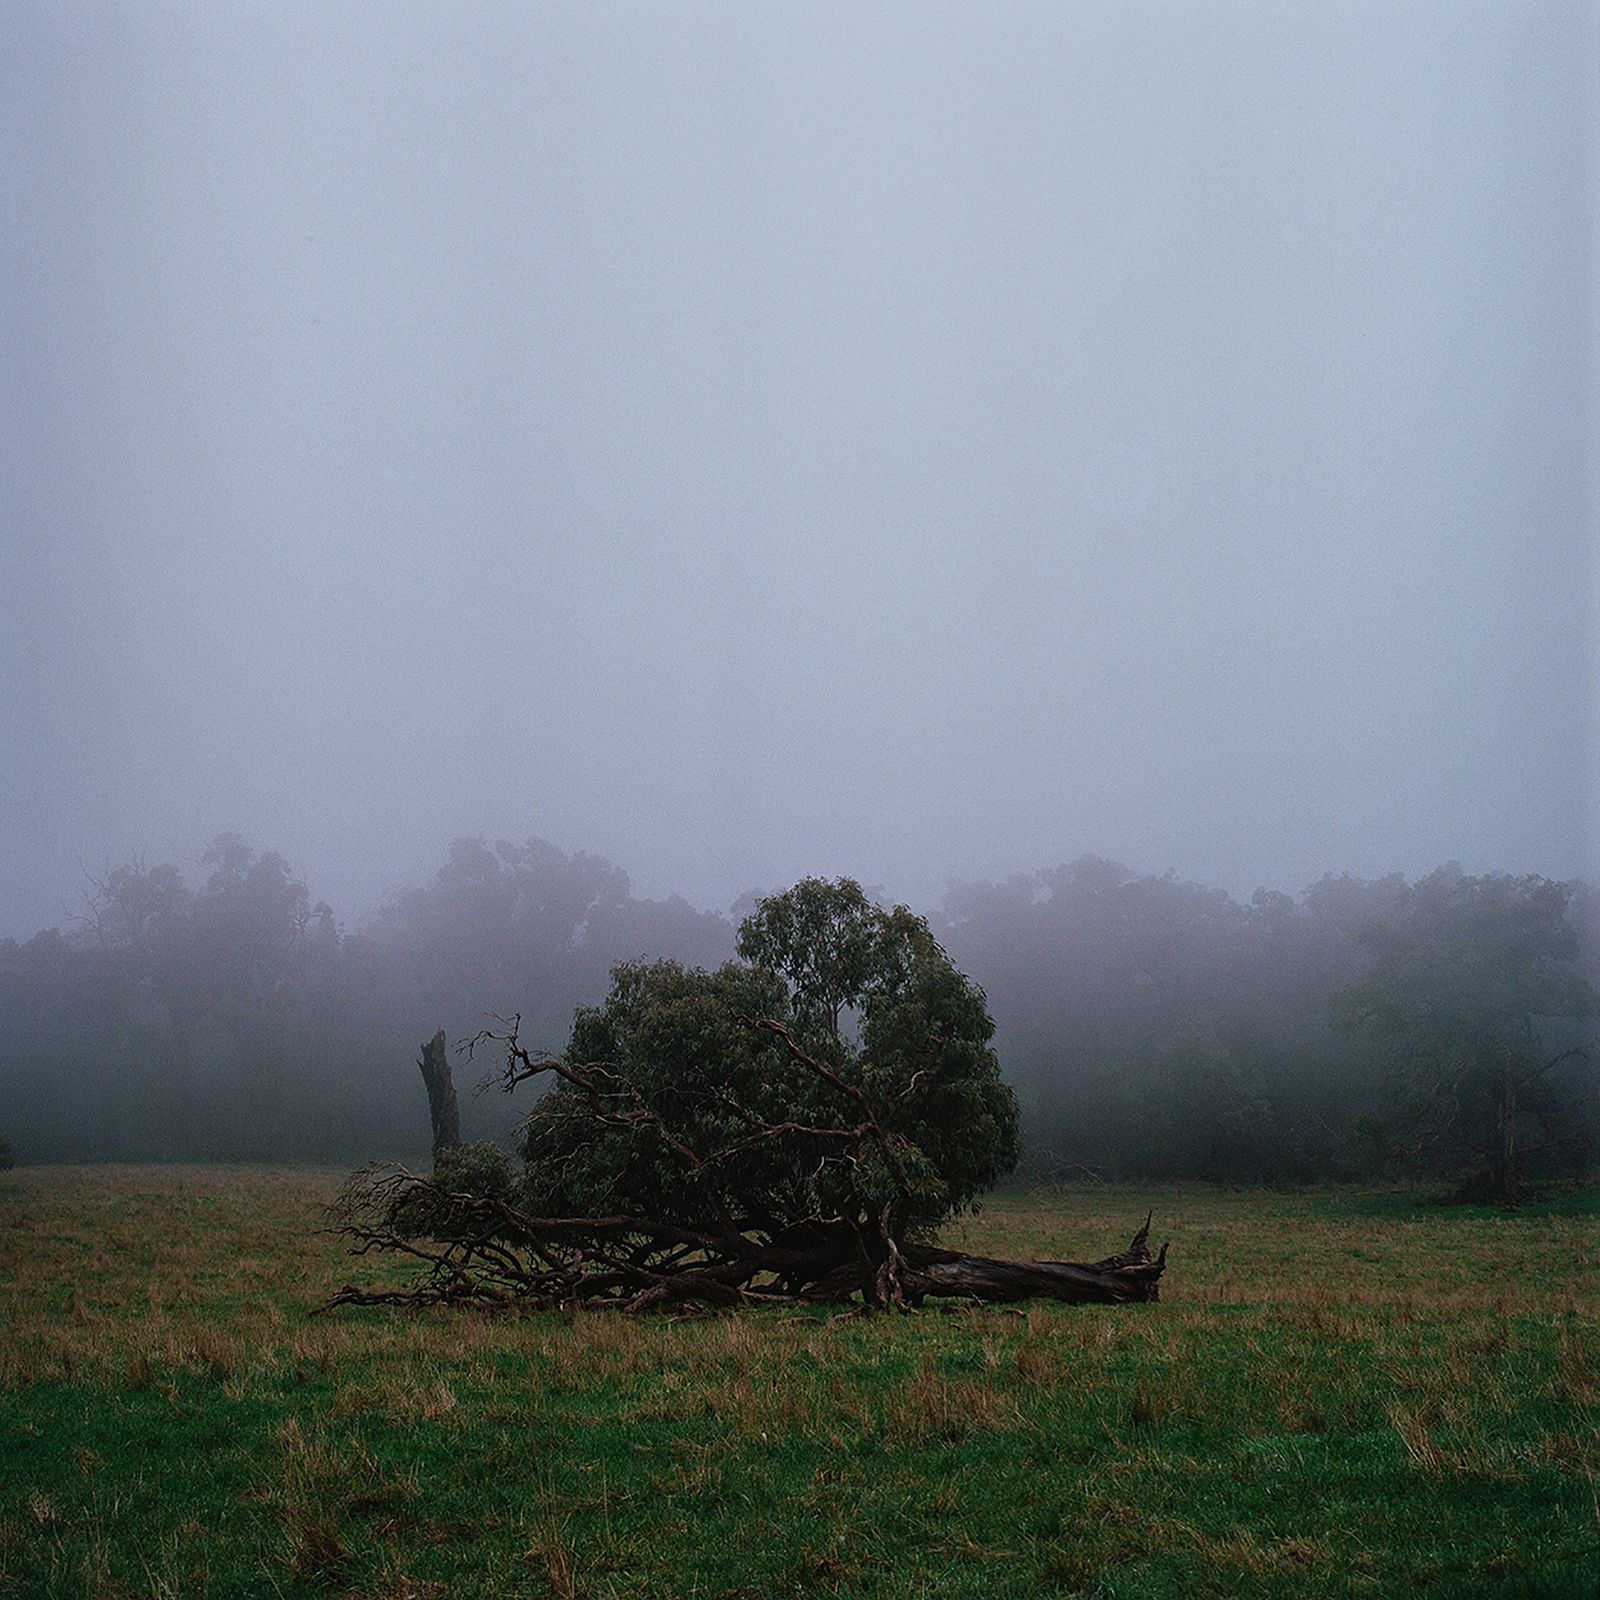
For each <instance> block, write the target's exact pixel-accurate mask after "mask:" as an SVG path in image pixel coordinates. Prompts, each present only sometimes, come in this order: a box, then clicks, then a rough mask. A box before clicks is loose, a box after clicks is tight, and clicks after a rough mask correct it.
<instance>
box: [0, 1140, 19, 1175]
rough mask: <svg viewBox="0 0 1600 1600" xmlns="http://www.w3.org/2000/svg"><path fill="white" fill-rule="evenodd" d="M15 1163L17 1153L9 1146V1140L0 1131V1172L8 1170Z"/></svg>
mask: <svg viewBox="0 0 1600 1600" xmlns="http://www.w3.org/2000/svg"><path fill="white" fill-rule="evenodd" d="M16 1164H17V1155H16V1151H14V1150H13V1149H12V1148H11V1141H10V1140H9V1139H8V1138H7V1137H6V1136H5V1135H4V1134H3V1133H0V1172H9V1171H10V1170H11V1168H12V1167H14V1166H15V1165H16Z"/></svg>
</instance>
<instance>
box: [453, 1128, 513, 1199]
mask: <svg viewBox="0 0 1600 1600" xmlns="http://www.w3.org/2000/svg"><path fill="white" fill-rule="evenodd" d="M433 1177H434V1182H435V1183H437V1184H439V1185H440V1187H442V1188H445V1189H448V1190H450V1191H451V1192H452V1193H454V1194H474V1195H484V1196H486V1197H488V1198H489V1199H493V1200H504V1199H505V1198H506V1197H507V1196H508V1195H509V1194H510V1193H511V1191H512V1190H513V1189H514V1188H515V1187H516V1181H517V1177H516V1171H515V1169H514V1168H513V1167H512V1165H511V1157H510V1156H508V1155H507V1154H506V1153H505V1151H504V1150H502V1149H501V1148H500V1146H499V1145H497V1144H495V1143H493V1142H492V1141H490V1140H488V1139H479V1140H476V1141H474V1142H472V1143H469V1144H458V1145H454V1146H452V1147H451V1148H450V1149H448V1150H441V1151H440V1152H439V1156H438V1159H437V1160H436V1161H435V1162H434V1164H433Z"/></svg>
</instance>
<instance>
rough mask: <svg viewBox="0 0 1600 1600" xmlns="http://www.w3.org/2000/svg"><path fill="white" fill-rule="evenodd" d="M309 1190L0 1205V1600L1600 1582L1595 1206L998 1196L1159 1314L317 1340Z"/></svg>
mask: <svg viewBox="0 0 1600 1600" xmlns="http://www.w3.org/2000/svg"><path fill="white" fill-rule="evenodd" d="M341 1176H342V1174H341V1173H340V1172H338V1171H335V1170H333V1169H328V1168H314V1169H303V1168H272V1167H262V1166H235V1167H118V1166H104V1167H78V1168H65V1167H62V1168H22V1169H18V1170H16V1171H14V1172H11V1173H7V1174H4V1175H0V1468H3V1470H0V1595H20V1596H29V1597H32V1596H40V1597H58V1596H60V1597H65V1596H74V1597H76V1596H92V1597H96V1600H112V1597H118V1600H121V1597H136V1596H149V1597H168V1596H184V1597H187V1596H191V1595H215V1596H233V1595H238V1596H258V1595H259V1596H264V1597H265V1596H307V1597H311V1596H329V1595H333V1596H346V1597H361V1600H424V1597H436V1600H444V1597H454V1596H468V1597H471V1596H485V1597H486V1596H497V1597H498V1596H527V1597H530V1600H531V1597H535V1596H541V1595H553V1596H562V1597H576V1596H580V1595H586V1596H594V1597H602V1596H619V1597H620V1596H635V1595H637V1596H676V1595H684V1596H690V1595H694V1596H706V1597H711V1596H723V1597H727V1600H733V1597H736V1596H749V1597H757V1596H766V1595H774V1596H777V1595H800V1594H816V1593H822V1594H834V1595H840V1596H891V1595H893V1596H915V1595H928V1596H941V1595H950V1596H968V1595H970V1596H978V1595H984V1596H1032V1595H1072V1594H1085V1595H1103V1596H1112V1597H1122V1596H1126V1597H1135V1596H1138V1597H1143V1596H1173V1597H1179V1596H1184V1597H1186V1596H1191V1595H1262V1596H1269V1595H1291V1594H1292V1595H1297V1596H1298V1595H1329V1596H1332V1595H1367V1596H1374V1595H1386V1594H1399V1593H1405V1594H1407V1595H1413V1596H1437V1597H1440V1600H1443V1597H1446V1596H1449V1597H1451V1600H1456V1597H1460V1596H1476V1595H1484V1596H1503V1597H1508V1600H1509V1597H1552V1600H1553V1597H1565V1596H1574V1597H1577V1596H1592V1595H1594V1594H1595V1593H1596V1592H1597V1588H1600V1585H1597V1583H1596V1579H1595V1573H1596V1571H1597V1570H1600V1492H1597V1482H1600V1433H1597V1428H1596V1402H1597V1400H1600V1339H1597V1311H1600V1271H1597V1255H1600V1249H1597V1246H1600V1191H1597V1190H1596V1189H1594V1188H1592V1187H1591V1188H1582V1189H1571V1190H1564V1191H1561V1192H1559V1193H1556V1194H1554V1195H1552V1196H1551V1197H1549V1198H1548V1199H1546V1200H1544V1201H1542V1202H1539V1203H1536V1204H1533V1205H1530V1206H1529V1207H1528V1208H1527V1209H1526V1210H1524V1211H1523V1212H1520V1213H1518V1214H1515V1215H1511V1216H1501V1215H1498V1214H1496V1213H1494V1212H1492V1211H1489V1210H1485V1209H1482V1208H1473V1207H1467V1206H1458V1205H1444V1204H1440V1203H1438V1202H1437V1199H1436V1196H1435V1195H1434V1194H1433V1193H1432V1192H1430V1191H1427V1190H1409V1189H1408V1190H1403V1191H1398V1192H1394V1191H1389V1190H1385V1189H1378V1188H1372V1187H1348V1188H1343V1187H1341V1188H1316V1189H1308V1190H1303V1191H1267V1190H1261V1189H1220V1188H1210V1187H1206V1186H1203V1185H1182V1186H1175V1185H1172V1184H1154V1185H1111V1184H1104V1185H1101V1184H1083V1185H1071V1186H1062V1187H1051V1188H1035V1189H1031V1190H1011V1191H1006V1192H1004V1193H1001V1194H999V1195H997V1196H995V1197H993V1199H992V1200H991V1201H990V1202H989V1204H988V1205H987V1206H986V1207H985V1208H984V1210H983V1211H982V1212H981V1213H980V1214H979V1215H977V1216H976V1217H973V1218H969V1219H966V1220H964V1221H963V1222H961V1223H960V1224H959V1225H957V1226H956V1227H954V1228H952V1229H950V1230H948V1231H947V1237H950V1238H953V1239H955V1240H958V1241H959V1242H960V1243H961V1244H962V1245H963V1246H964V1247H965V1248H968V1249H970V1250H973V1251H975V1252H978V1253H985V1254H995V1255H1010V1256H1040V1257H1056V1258H1063V1257H1064V1258H1074V1257H1076V1258H1080V1259H1081V1258H1092V1257H1094V1256H1097V1255H1101V1254H1104V1253H1107V1252H1109V1251H1112V1250H1115V1249H1118V1248H1120V1247H1121V1246H1122V1245H1124V1244H1125V1243H1126V1242H1127V1239H1128V1237H1129V1236H1130V1234H1131V1233H1132V1231H1133V1229H1134V1228H1135V1227H1136V1226H1137V1224H1138V1223H1139V1222H1140V1221H1142V1220H1143V1217H1144V1214H1145V1212H1146V1210H1148V1209H1153V1211H1154V1213H1155V1222H1154V1228H1153V1233H1154V1237H1155V1238H1156V1239H1157V1240H1161V1239H1170V1240H1171V1246H1172V1248H1171V1256H1170V1265H1169V1272H1168V1276H1167V1279H1166V1282H1165V1284H1164V1286H1163V1298H1162V1301H1161V1302H1160V1303H1159V1304H1157V1305H1153V1306H1121V1307H1066V1306H1053V1305H1046V1304H1035V1305H1032V1306H1029V1307H1024V1308H1019V1309H1018V1310H1017V1311H1016V1312H1008V1311H1004V1310H979V1309H972V1308H967V1307H950V1308H947V1309H943V1310H933V1309H929V1310H928V1311H925V1312H924V1313H923V1314H921V1315H919V1316H914V1317H882V1318H871V1319H861V1320H855V1321H850V1322H844V1323H840V1322H835V1321H833V1320H831V1319H830V1317H829V1316H828V1315H827V1314H826V1313H823V1312H818V1313H816V1314H799V1313H795V1312H793V1311H776V1310H766V1309H761V1310H749V1311H744V1312H740V1313H737V1314H733V1315H719V1316H715V1317H706V1318H693V1319H684V1318H666V1317H655V1318H651V1317H643V1318H636V1319H628V1318H623V1317H620V1316H618V1315H616V1314H614V1313H582V1314H576V1315H571V1316H563V1315H559V1314H535V1315H527V1316H515V1317H507V1316H499V1317H495V1316H488V1315H482V1314H475V1313H464V1312H460V1311H455V1312H452V1311H444V1310H436V1311H430V1312H425V1313H421V1314H412V1315H399V1314H395V1313H392V1312H377V1311H365V1312H341V1313H339V1314H337V1315H335V1316H332V1317H324V1318H313V1317H311V1316H310V1315H309V1312H310V1311H311V1309H312V1308H313V1307H315V1306H316V1305H318V1304H320V1303H321V1302H322V1301H323V1300H324V1299H325V1298H326V1297H327V1295H328V1294H329V1293H331V1291H332V1290H333V1289H334V1288H336V1287H337V1286H338V1285H339V1284H340V1283H342V1282H344V1281H347V1280H349V1279H352V1278H354V1279H358V1280H359V1279H361V1278H363V1277H371V1276H375V1275H379V1274H383V1273H387V1272H389V1271H391V1270H392V1269H391V1268H390V1267H388V1266H386V1265H382V1264H379V1263H376V1262H372V1261H353V1260H351V1258H349V1257H348V1256H347V1255H346V1254H345V1253H344V1251H343V1249H342V1247H341V1244H340V1241H338V1240H337V1239H333V1238H330V1237H326V1236H322V1235H319V1234H317V1233H316V1231H315V1230H316V1229H317V1227H318V1226H319V1225H320V1223H321V1221H322V1216H321V1208H322V1207H323V1206H324V1205H325V1204H326V1203H327V1201H328V1200H329V1199H330V1198H331V1197H332V1195H333V1193H334V1191H335V1189H336V1188H337V1185H338V1182H339V1180H340V1177H341Z"/></svg>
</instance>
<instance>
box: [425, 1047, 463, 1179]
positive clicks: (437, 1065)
mask: <svg viewBox="0 0 1600 1600" xmlns="http://www.w3.org/2000/svg"><path fill="white" fill-rule="evenodd" d="M417 1065H418V1066H419V1067H420V1068H421V1069H422V1081H423V1083H425V1084H426V1085H427V1088H428V1115H429V1116H430V1117H431V1118H432V1119H433V1159H434V1164H435V1165H437V1164H438V1161H439V1153H440V1152H441V1151H443V1150H451V1149H454V1148H455V1146H456V1145H458V1144H460V1143H461V1114H460V1111H459V1110H458V1108H457V1106H456V1086H455V1084H454V1083H453V1082H452V1081H451V1077H450V1052H449V1050H448V1048H447V1047H446V1044H445V1037H444V1029H443V1028H441V1029H440V1030H439V1031H438V1032H437V1033H436V1034H434V1036H433V1037H432V1038H431V1039H430V1040H428V1041H427V1043H426V1044H424V1045H423V1047H422V1059H421V1060H420V1061H418V1062H417Z"/></svg>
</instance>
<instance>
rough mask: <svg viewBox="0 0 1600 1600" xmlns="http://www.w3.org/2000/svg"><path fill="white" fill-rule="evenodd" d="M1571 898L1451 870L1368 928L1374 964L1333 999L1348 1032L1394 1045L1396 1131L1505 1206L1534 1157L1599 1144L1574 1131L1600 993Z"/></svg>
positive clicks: (1362, 936) (1559, 888)
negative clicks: (1572, 1137)
mask: <svg viewBox="0 0 1600 1600" xmlns="http://www.w3.org/2000/svg"><path fill="white" fill-rule="evenodd" d="M1569 899H1570V890H1569V889H1568V887H1567V886H1566V885H1565V884H1560V883H1552V882H1551V881H1550V880H1549V879H1546V878H1539V877H1525V878H1514V877H1510V876H1507V875H1505V874H1494V875H1491V876H1486V877H1467V876H1465V875H1464V874H1462V872H1461V871H1460V869H1459V868H1457V867H1443V868H1440V869H1439V871H1437V872H1434V873H1432V874H1430V875H1429V876H1428V877H1426V878H1423V879H1420V880H1419V881H1418V882H1417V883H1415V884H1414V885H1412V886H1411V887H1410V888H1409V889H1407V890H1406V891H1405V892H1404V894H1403V895H1402V896H1401V898H1400V900H1399V904H1398V906H1397V908H1396V911H1395V914H1394V915H1393V916H1391V917H1390V918H1388V919H1385V920H1382V921H1377V922H1373V923H1371V924H1369V925H1368V926H1367V927H1365V928H1364V929H1362V930H1361V931H1360V933H1359V934H1358V939H1359V942H1360V943H1361V944H1362V945H1363V946H1364V947H1365V948H1366V949H1367V951H1368V952H1369V953H1370V956H1371V965H1370V968H1369V970H1368V971H1367V973H1366V975H1365V976H1364V977H1362V978H1361V979H1360V980H1359V981H1357V982H1355V983H1352V984H1350V985H1348V986H1347V987H1346V988H1344V989H1342V990H1340V991H1339V992H1338V993H1337V994H1336V995H1334V997H1333V1000H1332V1003H1331V1010H1332V1015H1333V1017H1334V1019H1335V1021H1336V1022H1337V1023H1339V1024H1340V1025H1342V1026H1343V1027H1344V1028H1346V1029H1348V1030H1359V1029H1369V1030H1371V1031H1373V1032H1375V1033H1377V1034H1379V1035H1381V1036H1382V1037H1384V1038H1385V1039H1387V1040H1388V1041H1389V1042H1390V1044H1391V1046H1392V1049H1393V1053H1394V1061H1395V1064H1396V1068H1397V1073H1396V1081H1395V1085H1394V1089H1395V1092H1394V1096H1393V1101H1392V1105H1391V1113H1390V1117H1389V1119H1388V1121H1389V1132H1390V1134H1391V1135H1396V1134H1399V1135H1403V1136H1404V1138H1405V1139H1406V1140H1409V1141H1410V1144H1411V1149H1412V1150H1413V1152H1414V1153H1415V1154H1416V1155H1418V1156H1419V1157H1421V1156H1423V1155H1424V1154H1426V1155H1428V1156H1430V1157H1431V1158H1432V1160H1433V1161H1434V1162H1435V1164H1438V1165H1442V1166H1444V1167H1446V1168H1454V1169H1457V1170H1460V1171H1463V1172H1464V1174H1465V1175H1466V1176H1467V1177H1468V1179H1469V1180H1470V1181H1471V1182H1473V1183H1474V1184H1480V1185H1482V1186H1483V1187H1484V1188H1485V1192H1486V1193H1487V1194H1489V1195H1490V1196H1492V1197H1494V1198H1498V1199H1500V1200H1503V1201H1512V1200H1515V1199H1516V1198H1517V1192H1518V1187H1519V1182H1520V1176H1521V1171H1522V1168H1523V1164H1524V1163H1525V1162H1526V1161H1527V1159H1528V1158H1529V1157H1530V1156H1538V1155H1543V1156H1551V1157H1559V1156H1561V1155H1563V1154H1565V1155H1566V1156H1567V1157H1568V1159H1569V1160H1570V1159H1572V1157H1573V1156H1574V1155H1576V1156H1577V1157H1579V1158H1581V1157H1582V1155H1583V1154H1584V1153H1585V1152H1584V1151H1583V1150H1582V1149H1581V1147H1580V1148H1577V1149H1576V1150H1574V1148H1573V1147H1572V1145H1571V1144H1570V1143H1569V1142H1568V1141H1567V1139H1566V1137H1565V1136H1566V1135H1567V1134H1570V1133H1571V1132H1573V1131H1574V1129H1579V1130H1581V1122H1579V1121H1578V1120H1577V1119H1575V1118H1572V1117H1571V1116H1569V1115H1568V1112H1569V1110H1570V1108H1571V1106H1572V1103H1573V1100H1574V1097H1575V1094H1574V1092H1575V1087H1576V1085H1575V1083H1574V1082H1573V1073H1572V1070H1571V1069H1572V1067H1573V1066H1574V1065H1575V1064H1576V1063H1578V1062H1579V1061H1581V1059H1582V1055H1581V1051H1580V1050H1579V1049H1578V1046H1579V1043H1580V1041H1581V1040H1582V1038H1583V1031H1582V1030H1583V1025H1584V1024H1586V1023H1587V1022H1589V1021H1590V1019H1592V1018H1594V1017H1595V1016H1596V1015H1597V1014H1600V995H1597V994H1596V992H1595V990H1594V989H1593V987H1591V985H1590V984H1589V983H1588V982H1587V981H1586V980H1585V978H1584V977H1583V976H1582V974H1581V973H1580V972H1579V970H1578V966H1577V961H1578V956H1579V946H1578V938H1577V934H1576V932H1575V930H1574V929H1573V927H1572V925H1571V923H1570V921H1569V919H1568V915H1567V908H1568V902H1569ZM1372 1126H1373V1124H1370V1123H1369V1124H1368V1128H1369V1131H1370V1129H1371V1127H1372Z"/></svg>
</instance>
